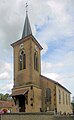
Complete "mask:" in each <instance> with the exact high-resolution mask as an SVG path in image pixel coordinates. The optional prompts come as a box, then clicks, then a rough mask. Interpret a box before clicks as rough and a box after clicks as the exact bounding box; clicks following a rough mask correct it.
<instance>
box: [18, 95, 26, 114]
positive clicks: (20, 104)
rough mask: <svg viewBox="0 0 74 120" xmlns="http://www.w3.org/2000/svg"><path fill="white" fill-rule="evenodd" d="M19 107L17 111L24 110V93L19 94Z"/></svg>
mask: <svg viewBox="0 0 74 120" xmlns="http://www.w3.org/2000/svg"><path fill="white" fill-rule="evenodd" d="M19 107H20V110H19V112H25V96H24V95H20V96H19Z"/></svg>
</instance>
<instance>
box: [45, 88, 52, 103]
mask: <svg viewBox="0 0 74 120" xmlns="http://www.w3.org/2000/svg"><path fill="white" fill-rule="evenodd" d="M46 102H51V89H50V88H46Z"/></svg>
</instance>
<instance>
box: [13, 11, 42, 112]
mask: <svg viewBox="0 0 74 120" xmlns="http://www.w3.org/2000/svg"><path fill="white" fill-rule="evenodd" d="M11 46H12V47H13V50H14V86H13V89H12V97H13V99H14V101H15V104H16V105H18V109H19V112H31V111H32V112H33V111H34V112H35V111H36V112H38V111H40V108H41V89H40V74H41V58H40V56H41V55H40V54H41V50H42V46H41V45H40V44H39V43H38V41H37V40H36V39H35V37H34V36H33V35H32V30H31V26H30V22H29V18H28V14H27V12H26V18H25V24H24V28H23V33H22V38H21V39H20V40H18V41H16V42H14V43H12V44H11ZM21 101H22V102H21ZM37 106H38V107H37Z"/></svg>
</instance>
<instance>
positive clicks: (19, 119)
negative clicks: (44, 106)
mask: <svg viewBox="0 0 74 120" xmlns="http://www.w3.org/2000/svg"><path fill="white" fill-rule="evenodd" d="M0 120H74V116H54V115H52V114H51V113H8V114H3V115H1V116H0Z"/></svg>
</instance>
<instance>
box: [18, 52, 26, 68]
mask: <svg viewBox="0 0 74 120" xmlns="http://www.w3.org/2000/svg"><path fill="white" fill-rule="evenodd" d="M19 69H20V70H22V69H26V54H25V50H21V51H20V55H19Z"/></svg>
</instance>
